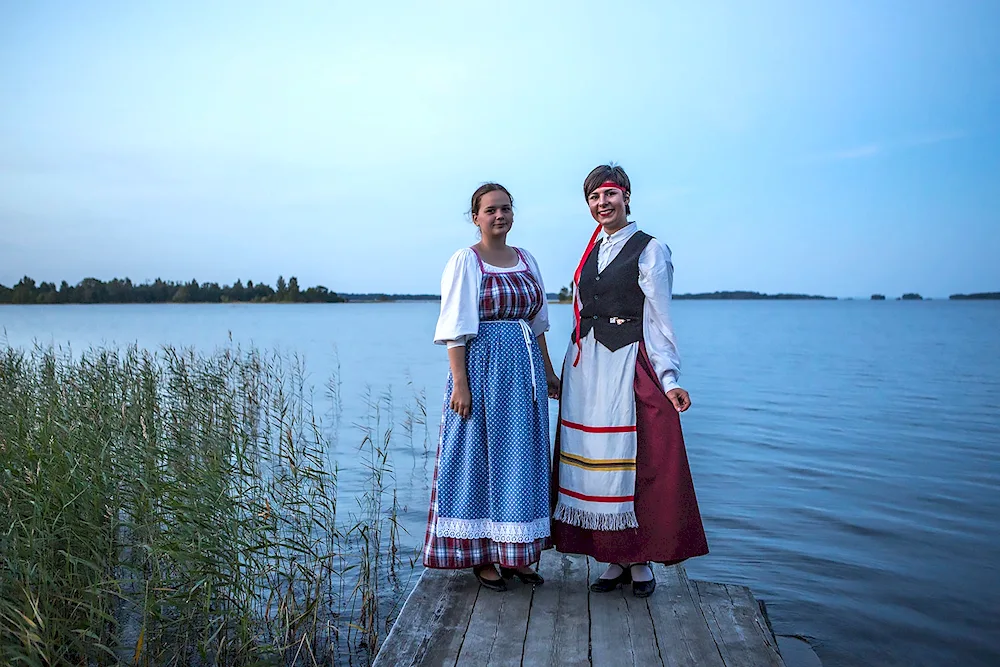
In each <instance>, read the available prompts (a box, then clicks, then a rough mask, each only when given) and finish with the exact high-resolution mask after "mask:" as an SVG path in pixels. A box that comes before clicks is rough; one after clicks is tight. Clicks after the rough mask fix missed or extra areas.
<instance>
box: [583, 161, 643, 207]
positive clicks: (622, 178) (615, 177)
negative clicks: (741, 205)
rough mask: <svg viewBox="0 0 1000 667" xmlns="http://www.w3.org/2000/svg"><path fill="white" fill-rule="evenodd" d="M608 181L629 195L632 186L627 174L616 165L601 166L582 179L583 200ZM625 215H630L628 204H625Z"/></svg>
mask: <svg viewBox="0 0 1000 667" xmlns="http://www.w3.org/2000/svg"><path fill="white" fill-rule="evenodd" d="M608 181H611V182H612V183H616V184H618V185H620V186H622V187H623V188H625V194H631V192H632V184H631V183H630V182H629V180H628V174H626V173H625V170H624V169H622V168H621V167H619V166H618V165H616V164H602V165H600V166H598V167H594V168H593V170H591V172H590V173H589V174H587V178H585V179H583V196H584V197H585V198H588V197H590V193H592V192H593V191H594V190H596V189H597V188H599V187H601V183H607V182H608ZM625 215H632V211H631V210H630V209H629V207H628V204H625Z"/></svg>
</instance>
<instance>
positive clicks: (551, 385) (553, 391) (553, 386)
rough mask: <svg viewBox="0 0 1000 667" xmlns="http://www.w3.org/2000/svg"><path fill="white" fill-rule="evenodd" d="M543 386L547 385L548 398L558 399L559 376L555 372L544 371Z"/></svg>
mask: <svg viewBox="0 0 1000 667" xmlns="http://www.w3.org/2000/svg"><path fill="white" fill-rule="evenodd" d="M545 384H546V385H548V390H549V398H554V399H556V400H558V399H559V376H557V375H556V374H555V371H546V373H545Z"/></svg>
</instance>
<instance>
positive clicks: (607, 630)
mask: <svg viewBox="0 0 1000 667" xmlns="http://www.w3.org/2000/svg"><path fill="white" fill-rule="evenodd" d="M593 565H594V566H596V567H591V569H592V570H594V571H595V572H600V571H602V570H603V567H602V566H601V565H600V564H598V563H596V562H595V563H594V564H593ZM626 590H628V591H629V595H631V594H632V593H631V589H626ZM590 659H591V664H592V665H593V667H635V666H636V662H635V659H634V654H633V651H632V641H631V637H630V636H629V619H628V604H627V603H626V602H625V595H624V593H623V591H622V589H620V588H619V589H618V590H614V591H609V592H607V593H591V594H590ZM642 667H645V666H642Z"/></svg>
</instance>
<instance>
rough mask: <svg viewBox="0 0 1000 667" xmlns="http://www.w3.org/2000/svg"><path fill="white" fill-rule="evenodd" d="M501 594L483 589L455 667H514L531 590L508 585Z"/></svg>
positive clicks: (518, 652)
mask: <svg viewBox="0 0 1000 667" xmlns="http://www.w3.org/2000/svg"><path fill="white" fill-rule="evenodd" d="M508 584H509V585H510V589H509V590H507V591H505V592H502V593H501V592H497V591H491V590H487V589H483V590H482V591H481V592H480V594H479V597H478V598H477V599H476V605H475V607H474V608H473V609H472V618H471V619H470V621H469V626H468V628H466V631H465V641H463V642H462V648H461V651H460V652H459V655H458V662H456V663H455V664H456V666H457V667H483V666H484V665H487V666H489V667H500V666H503V667H515V666H520V664H521V651H522V649H523V648H524V638H525V633H526V631H527V627H528V610H529V609H530V607H531V594H532V591H531V586H522V585H519V584H518V583H510V582H508Z"/></svg>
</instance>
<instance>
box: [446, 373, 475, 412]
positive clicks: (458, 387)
mask: <svg viewBox="0 0 1000 667" xmlns="http://www.w3.org/2000/svg"><path fill="white" fill-rule="evenodd" d="M451 409H452V410H454V411H455V414H457V415H458V416H459V417H461V418H462V419H468V418H469V416H470V415H472V392H471V391H469V383H468V381H467V380H466V381H456V382H455V386H454V387H453V388H452V390H451Z"/></svg>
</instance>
